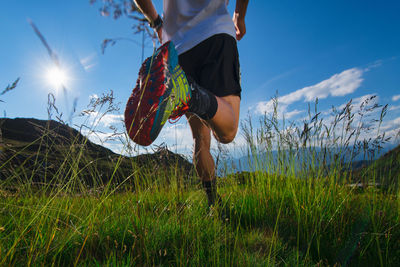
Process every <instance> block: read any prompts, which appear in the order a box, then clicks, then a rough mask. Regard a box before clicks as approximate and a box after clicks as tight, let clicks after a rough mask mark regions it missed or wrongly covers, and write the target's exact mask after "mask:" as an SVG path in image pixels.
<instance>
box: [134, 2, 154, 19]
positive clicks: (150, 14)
mask: <svg viewBox="0 0 400 267" xmlns="http://www.w3.org/2000/svg"><path fill="white" fill-rule="evenodd" d="M134 1H135V4H136V6H137V7H138V8H139V9H140V11H141V12H142V13H143V15H144V16H145V17H146V18H147V20H148V21H149V22H152V21H154V20H155V19H156V18H157V16H158V13H157V10H156V9H155V8H154V5H153V2H152V1H151V0H134Z"/></svg>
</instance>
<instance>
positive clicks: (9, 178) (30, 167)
mask: <svg viewBox="0 0 400 267" xmlns="http://www.w3.org/2000/svg"><path fill="white" fill-rule="evenodd" d="M0 130H1V131H0V148H1V150H0V181H3V184H8V186H12V185H18V184H26V183H27V182H29V183H30V184H35V185H41V184H43V185H49V184H51V185H61V184H66V183H68V182H69V183H73V185H71V186H77V187H81V186H84V187H90V186H95V185H99V186H101V185H104V184H106V183H108V182H109V181H110V180H111V181H112V183H113V184H118V183H121V182H124V181H125V182H124V183H125V184H130V185H133V184H135V181H136V180H137V179H141V180H143V181H145V182H151V181H153V180H157V179H160V177H163V179H167V180H168V179H169V175H168V173H171V170H173V171H174V173H176V171H177V172H178V173H177V175H176V176H178V177H182V179H183V180H188V179H193V176H194V169H193V165H192V164H191V163H190V162H188V161H187V160H186V159H185V158H183V157H182V156H181V155H178V154H175V153H173V152H171V151H169V150H167V149H166V148H161V149H159V150H158V151H156V152H155V153H153V154H144V155H139V156H136V157H125V156H122V155H119V154H116V153H114V152H112V151H111V150H109V149H107V148H105V147H103V146H100V145H97V144H94V143H92V142H91V141H90V140H89V139H87V138H86V137H85V136H83V135H82V134H81V133H80V132H79V131H77V130H76V129H74V128H72V127H69V126H68V125H65V124H62V123H59V122H56V121H53V120H37V119H27V118H16V119H8V118H3V119H0ZM71 181H73V182H71Z"/></svg>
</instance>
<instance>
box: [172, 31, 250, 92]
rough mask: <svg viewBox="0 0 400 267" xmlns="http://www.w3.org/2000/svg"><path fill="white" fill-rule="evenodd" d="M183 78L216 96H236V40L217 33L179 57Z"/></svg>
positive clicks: (238, 90)
mask: <svg viewBox="0 0 400 267" xmlns="http://www.w3.org/2000/svg"><path fill="white" fill-rule="evenodd" d="M179 64H180V65H181V66H182V69H183V70H184V71H185V73H186V75H188V76H191V77H192V78H193V79H194V80H195V81H196V82H197V83H198V84H199V85H201V86H202V87H204V88H205V89H207V90H209V91H210V92H212V93H213V94H214V95H216V96H228V95H237V96H239V97H240V94H241V91H242V88H241V86H240V65H239V54H238V50H237V45H236V39H235V38H233V37H232V36H230V35H228V34H217V35H213V36H211V37H210V38H208V39H206V40H204V41H203V42H201V43H200V44H198V45H196V46H195V47H193V48H192V49H190V50H188V51H187V52H185V53H183V54H181V55H179Z"/></svg>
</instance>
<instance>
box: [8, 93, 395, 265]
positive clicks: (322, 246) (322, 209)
mask: <svg viewBox="0 0 400 267" xmlns="http://www.w3.org/2000/svg"><path fill="white" fill-rule="evenodd" d="M112 101H113V97H112V95H105V96H104V97H103V98H101V99H98V100H97V102H96V101H95V102H93V103H92V106H91V107H92V108H89V109H88V110H87V111H86V112H85V114H86V115H88V114H89V115H93V114H94V115H95V116H87V117H86V120H85V121H84V124H82V125H81V126H80V127H78V128H79V129H81V131H82V129H85V132H86V133H88V132H89V133H95V132H96V127H97V126H98V125H99V121H100V120H101V119H102V118H103V117H104V114H106V113H107V112H111V111H114V110H115V109H113V108H111V107H112V105H111V104H112ZM368 101H369V102H368V103H364V104H363V106H362V107H361V111H360V113H359V114H358V115H355V114H354V112H353V109H354V106H353V105H352V103H351V102H350V103H349V104H348V105H346V106H345V107H344V108H343V109H341V110H336V109H334V110H333V114H332V119H331V120H330V121H328V122H327V123H325V122H324V121H323V120H324V119H323V118H322V117H321V113H319V112H317V108H316V107H315V108H314V109H312V108H311V107H310V108H309V114H308V117H307V118H305V119H304V121H303V123H302V124H301V125H296V124H295V123H291V122H288V121H287V120H285V119H281V118H279V117H278V112H277V110H278V108H277V105H278V103H277V101H275V108H274V111H273V112H272V115H267V114H266V115H265V116H263V117H262V118H260V121H259V122H258V125H260V126H259V127H258V126H257V127H255V126H254V125H255V124H254V122H253V120H252V119H251V118H248V119H247V120H246V121H244V122H243V124H242V129H243V132H244V135H245V138H246V141H247V156H248V162H249V164H250V168H251V171H250V172H242V173H235V170H233V169H228V170H226V171H225V173H231V174H229V175H225V177H221V178H220V179H218V182H219V191H220V194H221V196H222V198H223V206H222V207H217V208H213V209H211V210H209V209H208V208H207V207H206V199H205V195H204V194H203V192H202V191H201V190H200V186H199V184H198V183H187V182H186V180H185V179H187V177H186V176H185V175H184V174H182V171H180V169H179V168H180V166H179V165H178V164H175V163H174V164H172V166H171V168H169V169H165V170H160V169H159V170H156V168H157V166H153V165H152V166H149V167H146V164H144V165H138V164H137V162H135V161H134V160H133V159H129V162H130V164H131V165H130V166H131V171H130V172H129V174H124V175H121V173H122V172H121V171H122V170H121V168H122V167H121V166H122V163H123V162H125V160H126V158H125V157H124V156H122V155H121V156H119V157H118V158H115V159H110V160H109V162H108V163H109V164H108V165H101V164H100V163H99V162H100V158H96V157H94V156H93V155H88V154H87V147H88V141H87V139H81V138H78V137H75V138H73V139H72V140H70V142H69V143H67V145H64V146H60V145H59V144H57V143H55V142H54V139H51V138H50V136H51V135H53V134H54V133H53V130H51V129H50V127H47V128H44V129H43V135H42V136H41V137H40V138H39V139H38V140H35V141H34V142H30V143H26V144H24V146H23V147H20V149H19V150H18V151H15V153H14V154H13V157H14V158H16V157H19V156H21V155H25V156H26V155H27V154H26V151H28V150H29V149H30V148H31V147H32V146H34V147H36V148H37V153H36V154H33V155H31V156H30V157H31V158H29V156H27V157H26V158H25V161H23V162H21V163H20V165H19V166H13V165H12V164H11V165H10V164H9V163H10V162H12V158H8V159H4V160H2V164H1V167H0V170H1V171H2V172H3V173H6V174H7V178H6V179H4V180H2V181H0V265H2V266H3V265H4V266H6V265H14V266H20V265H28V266H30V265H75V266H76V265H83V266H86V265H88V266H89V265H90V266H91V265H118V266H120V265H125V266H132V265H139V266H149V265H160V266H167V265H168V266H169V265H174V266H276V265H279V266H281V265H282V266H314V265H318V266H328V265H335V264H336V265H352V266H366V265H368V266H395V265H396V264H397V263H398V262H399V261H400V244H399V243H398V240H400V228H399V219H400V218H399V204H400V203H399V197H398V196H399V191H398V188H396V189H395V188H393V186H394V185H393V186H392V184H390V183H389V185H390V186H389V187H387V188H378V187H376V186H375V182H378V181H377V179H376V178H377V177H378V174H377V171H376V168H375V169H374V168H371V169H370V171H367V172H365V173H364V174H363V175H362V176H361V177H357V178H355V176H354V175H353V172H352V171H351V168H350V167H351V165H350V161H351V160H353V159H354V158H355V156H356V155H357V154H359V153H365V154H366V155H367V156H366V157H371V155H374V153H375V152H373V151H372V150H374V149H378V148H379V147H380V146H382V145H383V143H384V142H385V140H386V139H385V138H384V137H382V135H380V134H379V131H378V134H377V135H376V136H377V138H376V139H374V140H372V139H370V140H369V139H366V138H365V134H366V133H370V132H371V131H372V127H371V126H368V127H367V126H366V125H367V124H369V122H368V123H366V122H365V121H364V120H365V118H367V117H368V116H369V115H368V114H372V115H374V114H377V113H376V110H377V109H379V108H380V107H379V106H377V105H375V104H372V105H370V103H373V99H369V100H368ZM384 113H385V110H381V113H380V114H381V116H380V119H378V121H377V122H376V123H378V124H379V125H380V123H381V121H382V120H383V116H382V114H383V115H384ZM354 125H355V126H354ZM118 138H119V140H121V142H124V145H125V147H126V154H128V155H129V154H134V152H133V149H134V148H132V147H131V146H130V144H129V143H128V142H127V140H128V138H127V136H126V135H118ZM54 151H61V154H60V155H61V156H60V158H59V165H58V166H57V170H55V171H52V169H50V168H45V170H46V171H45V172H41V170H42V169H43V168H42V167H41V166H47V165H46V162H50V161H51V159H52V157H54ZM371 159H372V158H371ZM30 162H34V164H33V166H30V165H29V164H28V163H30ZM149 164H151V163H149ZM226 166H230V165H229V164H227V165H226ZM104 168H108V170H109V172H107V173H108V175H109V176H108V177H104V175H103V176H102V173H104ZM39 174H40V175H42V177H41V178H43V179H41V180H40V179H39V180H40V181H39V180H38V178H37V176H38V175H39ZM87 174H89V176H90V181H88V180H87V179H88V175H87ZM354 179H359V180H354ZM354 182H362V183H363V187H362V188H358V187H355V186H349V185H350V184H351V183H354ZM371 182H372V184H373V185H372V186H369V184H370V183H371Z"/></svg>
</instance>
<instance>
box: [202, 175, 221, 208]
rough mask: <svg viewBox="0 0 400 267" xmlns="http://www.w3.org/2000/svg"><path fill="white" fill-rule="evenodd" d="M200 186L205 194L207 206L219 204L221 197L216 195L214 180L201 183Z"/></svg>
mask: <svg viewBox="0 0 400 267" xmlns="http://www.w3.org/2000/svg"><path fill="white" fill-rule="evenodd" d="M202 184H203V187H204V190H205V191H206V194H207V199H208V206H214V205H215V204H216V203H217V204H219V203H221V197H220V196H219V195H218V193H217V183H216V179H214V180H211V181H203V182H202Z"/></svg>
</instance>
